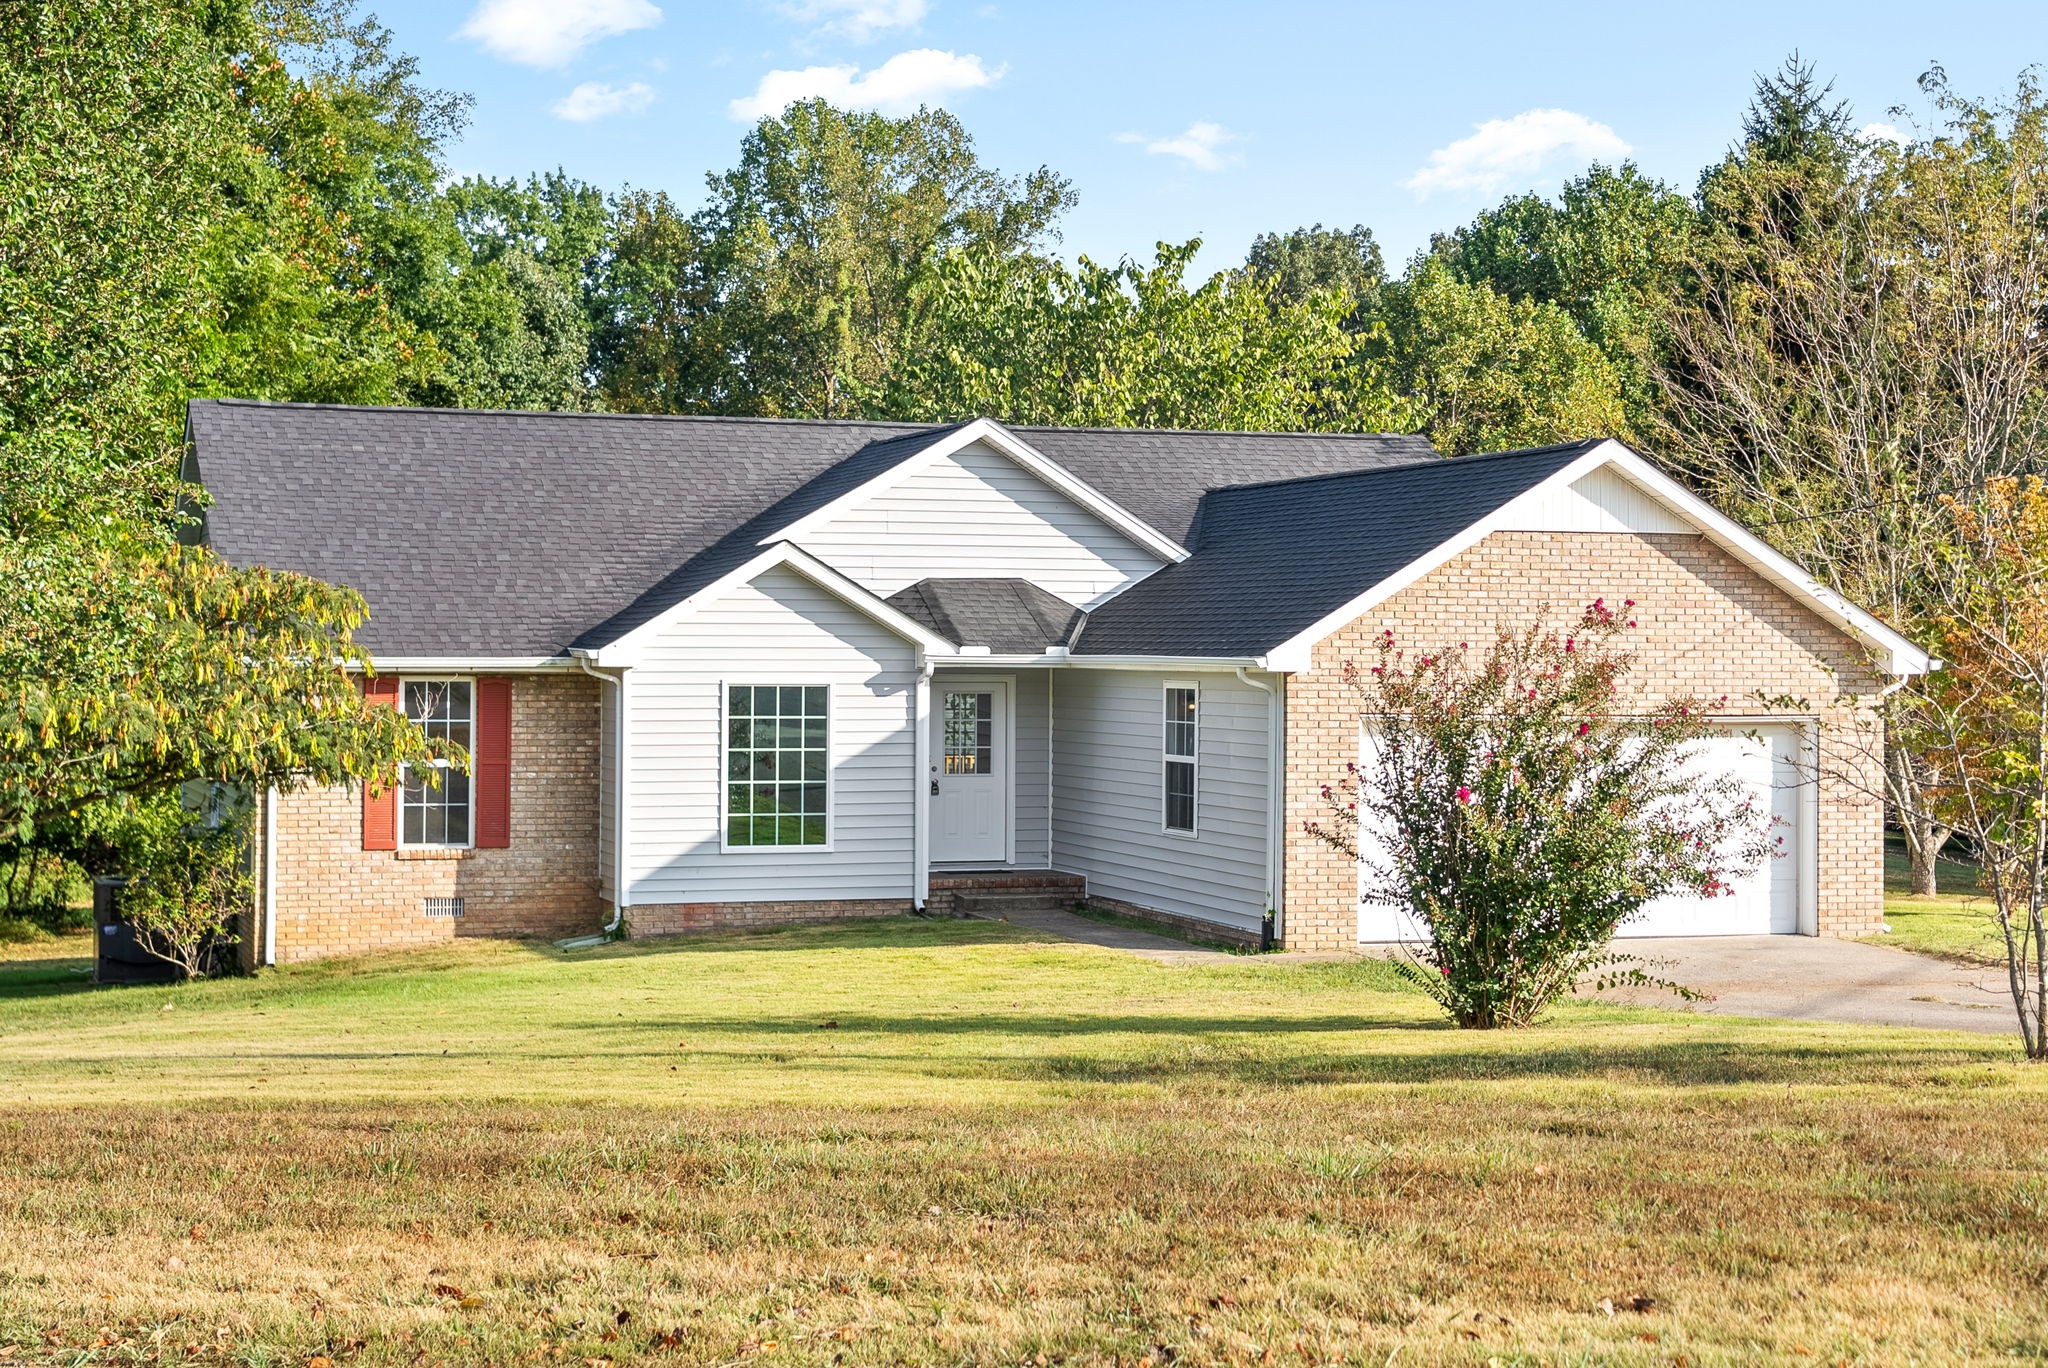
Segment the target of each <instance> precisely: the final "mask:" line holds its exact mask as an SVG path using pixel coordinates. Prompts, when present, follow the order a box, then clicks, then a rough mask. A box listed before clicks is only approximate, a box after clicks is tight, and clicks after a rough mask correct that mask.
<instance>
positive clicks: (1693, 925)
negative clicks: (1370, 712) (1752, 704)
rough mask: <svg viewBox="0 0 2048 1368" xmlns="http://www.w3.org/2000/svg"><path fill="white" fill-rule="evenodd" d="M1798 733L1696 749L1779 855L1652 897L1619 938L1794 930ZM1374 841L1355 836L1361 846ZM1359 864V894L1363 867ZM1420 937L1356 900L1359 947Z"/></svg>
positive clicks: (1744, 733) (1799, 860) (1734, 734)
mask: <svg viewBox="0 0 2048 1368" xmlns="http://www.w3.org/2000/svg"><path fill="white" fill-rule="evenodd" d="M1800 736H1801V728H1799V727H1798V726H1796V725H1785V724H1772V725H1767V726H1756V725H1735V724H1731V725H1729V726H1728V727H1726V728H1724V729H1723V730H1722V731H1720V732H1718V733H1716V734H1715V735H1713V736H1710V737H1708V738H1707V739H1706V740H1704V741H1703V742H1701V743H1700V745H1699V746H1698V748H1697V750H1696V752H1695V756H1694V759H1693V763H1694V764H1696V765H1698V766H1700V767H1702V768H1711V769H1714V770H1718V771H1721V772H1725V773H1730V774H1733V775H1735V776H1736V777H1737V778H1738V779H1740V780H1741V781H1742V783H1743V784H1744V786H1745V787H1747V788H1748V790H1749V791H1750V792H1751V793H1753V794H1755V795H1756V799H1757V804H1758V806H1759V807H1762V808H1764V809H1766V810H1767V811H1769V812H1770V813H1771V814H1772V816H1773V817H1774V818H1775V819H1776V825H1775V826H1774V827H1773V829H1772V834H1773V835H1774V836H1782V837H1784V838H1785V840H1784V845H1782V846H1781V847H1779V849H1781V850H1782V851H1783V852H1784V853H1783V854H1782V855H1780V856H1779V857H1777V858H1775V859H1771V860H1767V861H1765V862H1764V864H1763V866H1762V867H1761V868H1759V869H1757V870H1755V871H1753V872H1752V873H1750V874H1747V875H1745V876H1743V877H1742V878H1739V879H1736V880H1733V881H1732V882H1733V884H1734V889H1735V891H1734V892H1733V893H1732V894H1728V895H1724V896H1722V897H1718V898H1702V897H1696V896H1674V897H1666V898H1659V899H1658V900H1657V901H1656V902H1653V903H1651V904H1650V905H1649V906H1648V907H1645V908H1644V909H1643V910H1642V911H1641V912H1639V913H1637V914H1636V915H1635V916H1634V917H1633V918H1631V919H1630V920H1629V921H1628V922H1626V923H1624V924H1623V926H1622V927H1621V931H1620V934H1621V935H1623V936H1760V935H1767V934H1769V935H1788V934H1792V933H1796V932H1797V931H1798V930H1799V893H1800V883H1801V879H1802V878H1803V877H1804V871H1805V870H1806V868H1807V865H1808V862H1807V861H1806V860H1805V859H1804V858H1803V857H1802V854H1801V852H1802V851H1803V850H1804V849H1805V848H1806V841H1807V838H1808V835H1809V833H1807V832H1805V831H1804V830H1802V829H1801V828H1802V824H1803V823H1805V822H1806V821H1807V820H1808V819H1807V815H1806V808H1807V805H1806V803H1805V802H1804V801H1803V799H1804V797H1805V790H1804V787H1803V786H1802V783H1801V778H1800V765H1799V746H1800ZM1361 754H1362V758H1361V761H1360V765H1359V768H1360V769H1363V770H1366V771H1367V772H1368V773H1370V772H1372V771H1371V765H1372V762H1373V755H1372V739H1371V734H1370V732H1368V733H1367V734H1366V737H1365V740H1364V742H1363V743H1362V745H1361ZM1374 839H1375V838H1374V837H1373V836H1372V835H1371V834H1370V833H1367V832H1361V833H1360V843H1361V845H1362V846H1363V845H1365V844H1366V843H1367V842H1369V841H1372V840H1374ZM1366 863H1367V862H1366V861H1363V860H1362V861H1361V862H1360V864H1361V869H1360V892H1361V894H1362V893H1363V892H1364V884H1365V881H1366V874H1365V865H1366ZM1420 937H1421V931H1420V928H1419V926H1418V925H1417V923H1416V921H1415V919H1414V918H1413V917H1412V916H1411V915H1410V914H1409V912H1408V910H1407V909H1406V908H1402V907H1389V906H1386V905H1384V904H1380V903H1371V902H1365V901H1364V900H1363V898H1362V897H1361V900H1360V903H1359V914H1358V939H1359V941H1360V942H1361V943H1376V942H1384V941H1398V940H1417V939H1420Z"/></svg>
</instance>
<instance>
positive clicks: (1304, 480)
mask: <svg viewBox="0 0 2048 1368" xmlns="http://www.w3.org/2000/svg"><path fill="white" fill-rule="evenodd" d="M1609 440H1611V439H1609V438H1606V437H1586V438H1581V439H1580V440H1579V441H1576V442H1558V443H1555V444H1553V445H1551V446H1540V447H1517V448H1516V449H1515V450H1513V451H1481V452H1474V453H1473V454H1472V455H1470V456H1442V455H1439V456H1438V457H1436V459H1434V460H1429V459H1418V460H1413V461H1403V462H1401V463H1400V464H1398V465H1383V466H1366V467H1364V468H1362V469H1359V470H1329V471H1325V472H1323V473H1322V474H1320V475H1290V476H1288V477H1287V478H1286V479H1284V480H1253V481H1250V482H1249V483H1247V484H1234V485H1218V486H1217V487H1216V488H1215V489H1212V490H1210V491H1209V492H1210V493H1211V494H1229V493H1234V492H1235V491H1237V490H1240V489H1275V488H1278V487H1280V486H1282V485H1297V484H1313V483H1315V482H1316V481H1318V480H1356V479H1360V478H1363V477H1366V476H1371V475H1394V474H1398V473H1400V472H1401V471H1404V470H1421V469H1425V468H1432V467H1438V466H1451V465H1474V464H1477V463H1478V462H1481V461H1505V460H1518V459H1522V458H1525V457H1530V456H1551V455H1555V454H1557V453H1560V452H1565V451H1575V450H1581V449H1584V450H1591V449H1592V448H1593V447H1596V446H1598V445H1600V444H1601V443H1602V442H1606V441H1609ZM1197 516H1200V515H1199V514H1197Z"/></svg>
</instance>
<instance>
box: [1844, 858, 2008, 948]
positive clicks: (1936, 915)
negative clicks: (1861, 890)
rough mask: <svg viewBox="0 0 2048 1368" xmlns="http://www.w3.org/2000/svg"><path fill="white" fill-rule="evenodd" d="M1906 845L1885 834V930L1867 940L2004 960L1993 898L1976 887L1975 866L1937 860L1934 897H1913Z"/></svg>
mask: <svg viewBox="0 0 2048 1368" xmlns="http://www.w3.org/2000/svg"><path fill="white" fill-rule="evenodd" d="M1912 886H1913V885H1912V879H1911V866H1910V865H1909V864H1908V862H1907V859H1906V847H1905V843H1904V842H1903V841H1901V840H1899V839H1898V838H1896V837H1887V838H1886V841H1885V850H1884V920H1885V925H1886V927H1887V928H1889V929H1888V930H1887V931H1886V932H1885V933H1884V934H1883V935H1881V936H1873V937H1871V938H1870V939H1871V940H1872V941H1873V942H1874V943H1876V944H1879V945H1894V946H1897V947H1898V948H1900V949H1902V950H1916V951H1918V952H1920V953H1921V954H1923V955H1939V956H1941V957H1942V958H1943V959H1952V960H1960V961H1962V962H1963V963H1965V964H2003V963H2005V944H2004V940H2003V938H2002V937H2001V936H2000V934H1999V930H1998V924H1997V922H1995V921H1994V920H1992V913H1991V900H1990V899H1989V898H1986V897H1985V896H1983V894H1981V893H1980V892H1979V891H1978V889H1977V867H1976V866H1975V865H1970V864H1964V863H1962V862H1961V861H1959V860H1948V859H1942V860H1938V861H1936V864H1935V889H1936V893H1935V896H1933V897H1931V898H1930V897H1924V896H1915V895H1914V894H1913V893H1911V892H1910V891H1909V890H1910V889H1911V888H1912Z"/></svg>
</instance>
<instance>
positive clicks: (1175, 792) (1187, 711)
mask: <svg viewBox="0 0 2048 1368" xmlns="http://www.w3.org/2000/svg"><path fill="white" fill-rule="evenodd" d="M1200 712H1201V690H1200V688H1199V686H1197V685H1194V684H1168V685H1167V686H1166V717H1165V719H1164V727H1165V747H1164V751H1165V768H1164V774H1163V776H1162V788H1163V800H1164V808H1165V827H1166V830H1168V831H1180V832H1187V833H1189V834H1192V833H1193V832H1194V829H1195V779H1196V776H1195V769H1196V766H1197V764H1198V763H1199V762H1198V759H1197V743H1198V737H1197V735H1196V732H1197V729H1198V728H1199V726H1200V724H1201V718H1200Z"/></svg>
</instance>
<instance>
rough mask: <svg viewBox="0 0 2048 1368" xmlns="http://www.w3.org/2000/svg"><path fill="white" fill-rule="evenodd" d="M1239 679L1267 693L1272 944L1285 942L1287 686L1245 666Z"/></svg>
mask: <svg viewBox="0 0 2048 1368" xmlns="http://www.w3.org/2000/svg"><path fill="white" fill-rule="evenodd" d="M1237 678H1238V682H1239V683H1241V684H1244V685H1246V686H1248V687H1250V688H1254V689H1257V690H1258V691H1259V692H1260V693H1263V694H1265V695H1266V699H1267V702H1266V802H1267V811H1266V906H1267V908H1268V909H1269V910H1270V911H1271V912H1272V913H1273V940H1274V943H1275V944H1279V945H1284V944H1286V937H1285V934H1284V917H1285V909H1284V908H1283V907H1282V906H1281V901H1282V898H1283V896H1284V895H1283V893H1282V891H1281V885H1282V883H1283V882H1284V876H1283V873H1282V871H1283V869H1284V868H1285V866H1284V865H1283V864H1282V859H1283V858H1284V848H1285V841H1286V835H1287V755H1286V731H1285V726H1286V712H1285V705H1284V703H1283V702H1282V700H1283V698H1284V697H1285V695H1284V694H1283V693H1282V692H1281V690H1282V689H1284V688H1285V687H1286V684H1287V679H1286V676H1285V675H1278V676H1275V678H1276V679H1277V680H1278V687H1275V686H1274V685H1272V684H1261V683H1260V682H1259V681H1258V680H1256V679H1253V678H1252V677H1251V676H1250V675H1248V674H1246V673H1245V670H1244V666H1242V665H1240V666H1238V667H1237Z"/></svg>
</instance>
